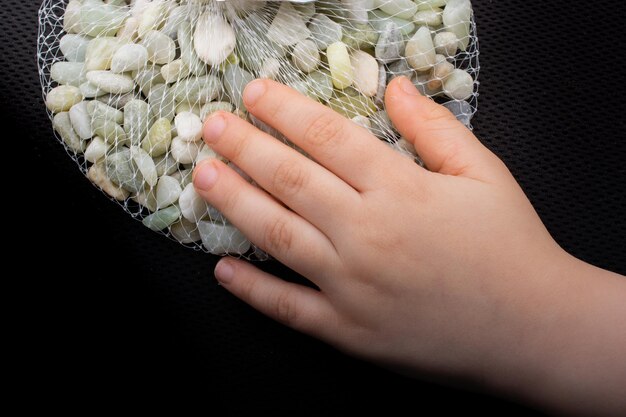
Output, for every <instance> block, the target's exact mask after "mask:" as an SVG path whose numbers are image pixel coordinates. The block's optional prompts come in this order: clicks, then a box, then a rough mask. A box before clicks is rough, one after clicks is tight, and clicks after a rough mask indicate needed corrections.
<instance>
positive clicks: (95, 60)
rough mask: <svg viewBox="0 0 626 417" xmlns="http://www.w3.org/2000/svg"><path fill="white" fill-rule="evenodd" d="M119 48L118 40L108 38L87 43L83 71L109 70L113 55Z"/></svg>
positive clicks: (95, 39)
mask: <svg viewBox="0 0 626 417" xmlns="http://www.w3.org/2000/svg"><path fill="white" fill-rule="evenodd" d="M120 46H121V43H120V40H119V39H117V38H114V37H109V36H105V37H101V38H94V39H92V40H91V41H89V44H88V45H87V50H86V51H85V71H97V70H106V69H109V68H110V67H111V60H112V59H113V54H115V51H117V49H118V48H119V47H120Z"/></svg>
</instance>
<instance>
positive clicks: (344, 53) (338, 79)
mask: <svg viewBox="0 0 626 417" xmlns="http://www.w3.org/2000/svg"><path fill="white" fill-rule="evenodd" d="M326 58H327V59H328V67H329V69H330V75H331V77H332V82H333V85H334V86H335V88H338V89H340V90H343V89H344V88H346V87H349V86H351V85H352V82H353V81H354V68H352V65H351V63H350V54H348V48H347V46H346V44H345V43H343V42H335V43H333V44H330V45H329V46H328V48H327V50H326Z"/></svg>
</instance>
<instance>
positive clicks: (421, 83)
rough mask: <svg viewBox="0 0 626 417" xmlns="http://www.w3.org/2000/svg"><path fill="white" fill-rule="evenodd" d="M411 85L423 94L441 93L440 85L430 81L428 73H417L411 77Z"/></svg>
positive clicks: (436, 94) (432, 95)
mask: <svg viewBox="0 0 626 417" xmlns="http://www.w3.org/2000/svg"><path fill="white" fill-rule="evenodd" d="M413 85H414V86H415V88H417V91H419V92H420V94H422V95H423V96H428V97H435V96H438V95H441V94H442V91H441V85H437V84H436V83H433V82H432V78H431V74H430V73H428V72H427V73H423V74H417V76H416V77H415V78H414V79H413Z"/></svg>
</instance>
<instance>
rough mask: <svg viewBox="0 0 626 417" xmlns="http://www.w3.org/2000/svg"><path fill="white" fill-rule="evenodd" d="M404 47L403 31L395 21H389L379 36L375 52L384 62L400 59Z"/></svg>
mask: <svg viewBox="0 0 626 417" xmlns="http://www.w3.org/2000/svg"><path fill="white" fill-rule="evenodd" d="M403 49H404V42H403V40H402V33H401V32H400V30H399V29H398V26H396V24H395V23H393V22H388V23H387V24H386V25H385V26H384V28H383V29H382V31H381V32H380V36H379V37H378V43H377V44H376V49H375V51H374V54H375V56H376V58H377V59H378V60H379V61H380V62H382V63H383V64H388V63H390V62H393V61H395V60H397V59H400V56H401V55H402V52H403Z"/></svg>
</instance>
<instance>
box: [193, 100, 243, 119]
mask: <svg viewBox="0 0 626 417" xmlns="http://www.w3.org/2000/svg"><path fill="white" fill-rule="evenodd" d="M233 110H235V107H234V106H233V105H232V104H230V103H229V102H227V101H212V102H210V103H206V104H204V105H203V106H202V108H201V109H200V120H201V121H202V122H204V121H205V120H206V118H207V116H209V115H210V114H212V113H215V112H216V111H225V112H228V113H232V112H233Z"/></svg>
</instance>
